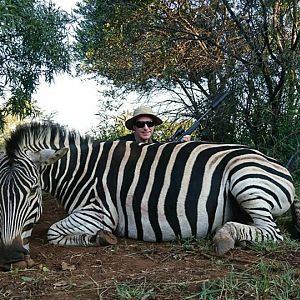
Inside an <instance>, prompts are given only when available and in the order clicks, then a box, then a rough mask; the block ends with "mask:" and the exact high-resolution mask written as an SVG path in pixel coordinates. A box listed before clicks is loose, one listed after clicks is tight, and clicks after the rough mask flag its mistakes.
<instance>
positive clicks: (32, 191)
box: [30, 185, 39, 196]
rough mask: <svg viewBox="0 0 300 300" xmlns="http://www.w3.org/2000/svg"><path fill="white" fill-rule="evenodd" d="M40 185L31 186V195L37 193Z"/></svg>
mask: <svg viewBox="0 0 300 300" xmlns="http://www.w3.org/2000/svg"><path fill="white" fill-rule="evenodd" d="M38 187H39V186H38V185H35V186H33V187H31V189H30V196H33V195H35V194H36V191H37V189H38Z"/></svg>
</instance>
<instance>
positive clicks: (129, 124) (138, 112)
mask: <svg viewBox="0 0 300 300" xmlns="http://www.w3.org/2000/svg"><path fill="white" fill-rule="evenodd" d="M143 115H147V116H151V118H152V120H153V122H154V124H155V125H160V124H161V123H162V122H163V121H162V120H161V119H160V118H159V117H157V116H156V115H155V114H154V113H153V111H152V109H151V107H148V106H144V105H142V106H139V107H138V108H136V109H135V110H134V112H133V116H132V117H131V118H130V119H128V120H127V121H126V122H125V126H126V128H128V129H129V130H133V125H134V122H135V120H136V119H137V118H138V117H140V116H143Z"/></svg>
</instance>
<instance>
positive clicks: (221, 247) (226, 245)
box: [215, 238, 234, 256]
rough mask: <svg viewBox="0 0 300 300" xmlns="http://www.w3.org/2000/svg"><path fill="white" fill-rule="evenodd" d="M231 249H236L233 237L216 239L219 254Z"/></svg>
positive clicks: (216, 249) (216, 248)
mask: <svg viewBox="0 0 300 300" xmlns="http://www.w3.org/2000/svg"><path fill="white" fill-rule="evenodd" d="M231 249H234V240H233V239H232V238H225V239H220V240H218V241H215V251H216V254H217V255H219V256H223V255H224V254H226V253H227V252H228V251H229V250H231Z"/></svg>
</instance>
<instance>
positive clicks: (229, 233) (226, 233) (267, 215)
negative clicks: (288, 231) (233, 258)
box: [213, 203, 283, 255]
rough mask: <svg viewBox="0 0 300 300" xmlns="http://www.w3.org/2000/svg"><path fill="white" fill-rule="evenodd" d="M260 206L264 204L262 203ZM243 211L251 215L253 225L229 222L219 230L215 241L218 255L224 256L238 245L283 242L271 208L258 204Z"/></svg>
mask: <svg viewBox="0 0 300 300" xmlns="http://www.w3.org/2000/svg"><path fill="white" fill-rule="evenodd" d="M260 205H262V204H261V203H260ZM243 209H244V210H245V211H246V212H247V213H248V214H249V215H250V217H251V218H252V220H253V223H252V224H251V225H246V224H241V223H237V222H227V223H226V224H225V225H224V226H223V227H221V228H220V229H218V230H217V231H216V234H215V236H214V239H213V240H214V244H215V247H216V253H217V254H218V255H224V254H225V253H226V252H228V251H229V250H230V249H233V248H234V246H235V244H236V243H241V242H255V243H257V242H262V241H268V240H273V241H282V240H283V237H282V235H281V233H280V230H279V228H278V227H277V225H276V223H275V222H274V219H273V216H272V214H271V209H270V208H267V207H266V206H264V207H261V206H259V204H258V203H257V204H255V203H254V205H253V206H252V208H247V207H243Z"/></svg>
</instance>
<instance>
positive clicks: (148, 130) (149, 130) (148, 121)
mask: <svg viewBox="0 0 300 300" xmlns="http://www.w3.org/2000/svg"><path fill="white" fill-rule="evenodd" d="M162 122H163V121H162V120H161V119H160V118H159V117H157V116H156V115H155V114H154V113H153V111H152V109H151V107H148V106H144V105H142V106H140V107H138V108H136V109H135V110H134V112H133V116H132V117H131V118H129V119H128V120H127V121H126V122H125V126H126V128H127V129H129V130H132V133H131V134H128V135H125V136H122V137H120V138H118V140H120V141H135V142H138V143H155V142H156V141H154V140H153V139H152V135H153V133H154V129H155V126H157V125H160V124H162ZM190 140H191V137H190V136H189V135H186V136H184V137H183V141H186V142H187V141H190Z"/></svg>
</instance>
